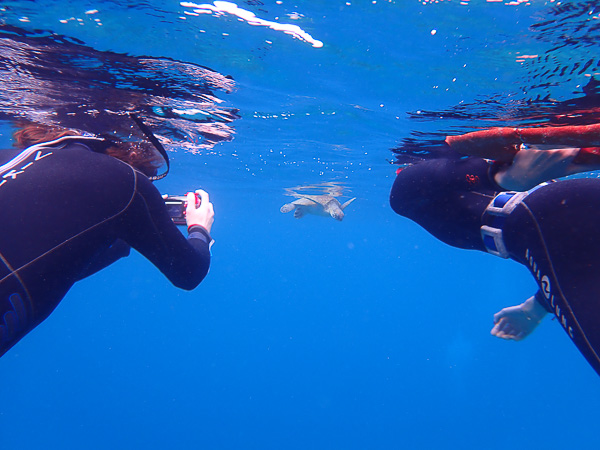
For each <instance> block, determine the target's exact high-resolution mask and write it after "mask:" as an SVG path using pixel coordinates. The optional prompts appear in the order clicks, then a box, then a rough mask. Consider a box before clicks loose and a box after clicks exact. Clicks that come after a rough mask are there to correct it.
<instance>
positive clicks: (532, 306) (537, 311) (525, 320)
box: [491, 296, 548, 341]
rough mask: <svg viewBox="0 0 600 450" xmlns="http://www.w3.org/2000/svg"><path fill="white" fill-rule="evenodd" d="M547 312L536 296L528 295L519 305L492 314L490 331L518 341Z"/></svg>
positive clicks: (532, 328) (530, 330)
mask: <svg viewBox="0 0 600 450" xmlns="http://www.w3.org/2000/svg"><path fill="white" fill-rule="evenodd" d="M547 313H548V311H546V308H545V307H544V305H543V304H542V303H540V302H539V301H537V300H536V296H533V297H529V298H528V299H527V300H525V302H524V303H521V304H520V305H517V306H511V307H509V308H504V309H502V310H501V311H499V312H497V313H496V314H494V324H495V325H494V328H492V331H491V333H492V335H494V336H496V337H499V338H501V339H509V340H510V339H512V340H515V341H520V340H521V339H525V338H526V337H527V336H529V335H530V334H531V332H532V331H533V330H534V329H535V328H536V327H537V326H538V325H539V323H540V322H541V321H542V319H543V318H544V316H546V314H547Z"/></svg>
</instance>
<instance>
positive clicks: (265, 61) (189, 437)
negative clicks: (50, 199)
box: [0, 0, 600, 450]
mask: <svg viewBox="0 0 600 450" xmlns="http://www.w3.org/2000/svg"><path fill="white" fill-rule="evenodd" d="M75 3H76V4H75ZM263 3H264V5H262V6H261V7H258V6H249V5H244V4H242V3H241V2H240V3H239V4H240V6H242V7H245V8H247V9H250V10H252V11H254V12H255V13H256V14H257V15H258V16H261V17H264V18H268V19H270V20H275V18H276V17H277V18H279V19H278V20H279V21H280V22H290V23H292V21H291V19H290V18H289V17H287V16H285V13H291V12H294V11H297V12H299V13H302V14H304V18H302V19H301V20H299V21H297V22H294V23H298V25H300V26H301V27H303V28H304V29H306V30H307V31H309V32H310V33H311V34H312V35H313V36H314V37H315V38H317V39H319V40H322V41H323V42H324V43H325V46H324V47H323V48H322V49H315V48H312V47H311V46H310V45H309V44H306V43H303V42H300V41H298V40H294V39H292V38H291V37H289V36H286V35H284V34H281V33H277V32H274V31H272V30H268V29H266V28H258V27H251V26H249V25H247V24H245V23H242V22H239V21H237V20H236V19H233V18H231V17H228V16H224V17H220V18H216V17H212V16H201V17H188V19H187V20H186V21H185V22H184V21H182V20H180V19H177V17H179V16H180V15H181V14H182V11H183V8H181V7H180V6H179V5H178V3H177V2H158V1H157V2H154V3H152V2H145V3H142V4H137V3H133V2H108V1H106V2H93V3H92V2H69V3H67V2H57V1H54V2H48V4H44V7H43V8H42V7H41V4H39V3H37V2H7V5H9V6H10V9H9V10H7V11H5V12H4V13H3V14H4V16H2V17H3V18H4V20H6V21H7V22H9V23H10V22H14V23H18V24H19V25H20V26H26V27H30V28H32V29H33V28H45V29H52V30H55V31H57V32H60V33H63V34H66V35H69V36H72V37H77V38H79V39H82V40H83V41H85V42H86V43H87V44H88V45H91V46H93V47H95V48H97V49H99V50H112V51H119V52H127V53H130V54H133V55H142V54H149V55H152V56H168V57H173V58H176V59H179V60H183V61H191V62H195V63H198V64H203V65H206V66H209V67H211V68H213V69H215V70H217V71H219V72H221V73H223V74H231V75H232V76H233V77H234V79H235V80H236V81H237V83H238V90H237V91H236V92H235V93H233V94H230V95H225V94H221V96H222V98H224V99H225V100H226V104H227V105H230V106H234V107H237V108H239V109H240V114H241V116H242V118H241V119H240V120H239V121H237V122H236V123H235V124H234V126H235V128H236V136H235V139H234V140H233V141H232V142H230V143H226V144H221V145H219V146H217V147H216V148H215V149H214V152H212V153H211V154H203V155H190V154H186V153H184V152H177V153H175V154H173V155H172V160H173V169H172V174H171V175H170V176H169V177H168V178H167V179H165V180H164V181H161V182H158V183H157V186H158V188H159V189H161V190H162V191H163V192H169V193H181V192H185V191H187V190H189V189H191V188H195V187H197V186H202V187H204V188H205V189H207V190H208V191H209V192H210V194H211V200H212V202H213V203H214V205H215V212H216V220H215V225H214V228H213V236H214V238H215V240H216V244H215V245H214V247H213V261H212V267H211V271H210V274H209V276H208V277H207V279H206V280H205V281H204V282H203V283H202V284H201V286H200V287H199V288H198V289H196V290H195V291H193V292H191V293H187V292H182V291H179V290H177V289H176V288H174V287H172V286H171V285H170V284H169V283H168V281H167V280H166V279H164V278H163V277H162V275H161V274H160V273H159V272H158V271H157V270H156V269H155V268H154V267H153V266H151V265H150V264H149V263H148V262H147V261H145V260H144V259H143V258H142V257H141V256H139V255H137V254H132V256H131V257H130V258H127V259H126V260H122V261H119V262H118V263H116V264H115V265H114V266H112V267H110V268H108V269H106V270H104V271H102V272H100V273H98V274H96V275H94V276H93V277H91V278H89V279H86V280H84V281H82V282H81V283H79V284H77V285H76V286H75V287H74V288H73V289H72V291H71V292H70V293H69V294H68V296H67V297H66V298H65V300H64V301H63V302H62V303H61V304H60V306H59V307H58V308H57V310H56V311H55V312H54V313H53V314H52V316H51V317H50V318H49V319H48V320H46V321H45V322H44V323H43V324H42V325H40V326H39V327H38V328H37V329H36V330H34V331H33V332H32V333H30V334H29V335H28V336H27V337H26V338H25V339H23V340H22V341H21V342H20V343H19V344H18V345H17V346H16V347H15V348H13V349H12V350H11V351H10V352H9V353H7V354H6V355H5V356H3V357H2V359H0V381H1V382H0V448H1V449H3V450H4V449H19V450H21V449H39V448H44V449H75V448H88V449H105V448H144V449H146V448H147V449H150V448H203V449H400V448H402V449H430V448H453V449H454V448H456V449H504V448H512V449H526V448H546V449H559V448H571V449H597V448H598V446H599V445H600V438H599V437H598V433H597V418H598V412H597V411H598V406H599V404H600V401H599V396H600V380H598V376H597V375H596V374H595V373H594V372H593V370H592V369H591V368H590V367H589V366H588V365H587V363H586V362H585V361H584V359H583V357H582V356H581V355H580V354H579V353H578V352H577V350H576V349H575V347H574V346H573V345H572V344H571V342H570V341H569V339H568V338H567V336H566V335H565V333H564V332H563V330H562V329H561V327H560V326H559V325H558V324H557V323H556V322H555V321H552V320H551V319H550V318H547V319H546V320H545V321H544V323H542V324H541V325H540V326H539V328H538V330H536V332H535V333H534V334H533V335H532V336H531V337H529V338H528V339H526V340H525V341H523V342H519V343H514V342H505V341H501V340H499V339H496V338H493V337H492V336H491V335H490V334H489V331H490V329H491V327H492V316H493V314H494V313H495V312H497V311H498V310H499V309H501V308H502V307H505V306H509V305H514V304H517V303H520V302H522V301H523V300H525V299H526V298H527V297H529V296H530V295H532V294H533V292H534V290H535V284H534V282H533V280H532V279H531V278H530V276H529V275H528V273H527V271H526V269H525V268H523V267H520V266H518V265H517V264H515V263H512V262H508V261H503V260H500V259H498V258H495V257H493V256H491V255H485V254H479V253H476V252H468V251H461V250H457V249H453V248H450V247H448V246H446V245H444V244H442V243H440V242H437V241H436V240H435V239H433V238H432V237H431V236H429V235H428V234H427V233H426V232H424V231H423V230H422V229H420V228H419V227H418V226H417V225H415V224H413V223H412V222H410V221H408V220H406V219H403V218H400V217H398V216H396V215H395V214H394V213H393V212H392V211H391V209H390V208H389V206H388V203H387V196H388V192H389V188H390V187H391V183H392V180H393V175H394V168H393V167H391V166H389V164H388V163H387V162H386V158H390V157H391V154H390V152H389V149H390V148H391V147H393V146H394V145H395V144H396V143H397V142H398V140H399V139H401V138H402V137H404V136H405V135H407V134H408V133H409V131H410V130H411V129H412V127H413V124H412V123H410V122H409V121H408V120H407V119H406V116H405V113H406V112H407V111H415V110H418V109H443V108H444V107H447V106H450V105H455V104H457V103H458V102H460V101H463V100H464V101H472V100H473V99H474V98H475V97H476V96H477V95H479V94H486V93H496V92H507V93H508V92H511V91H512V90H513V89H514V80H515V79H518V78H519V77H523V76H525V75H526V74H525V73H524V71H523V70H524V69H523V66H522V65H521V64H519V63H517V62H515V52H517V51H519V52H523V53H530V54H533V53H535V52H536V51H537V50H539V49H538V48H536V46H539V45H540V44H539V43H538V42H537V41H535V40H534V39H533V35H532V32H531V31H530V30H529V29H528V26H529V25H530V24H531V23H532V20H533V19H531V17H532V16H533V15H534V13H536V12H538V11H543V10H544V8H546V6H547V5H546V2H532V3H533V5H529V6H528V5H521V6H518V7H517V6H510V5H507V4H505V3H484V2H475V1H473V2H471V3H472V4H470V5H469V4H468V3H469V2H464V3H466V4H465V5H461V4H459V3H458V2H441V3H439V4H430V3H428V2H425V3H427V4H423V3H421V2H416V1H414V2H413V1H409V0H406V1H404V0H403V1H399V2H377V3H373V2H371V1H354V2H352V5H351V6H347V5H346V3H345V2H339V1H318V2H307V1H303V2H294V3H293V4H292V3H290V4H287V2H283V3H282V4H281V5H278V4H276V3H275V2H273V1H265V2H263ZM548 4H550V3H548ZM92 8H97V9H99V11H100V12H99V13H98V14H97V15H96V16H94V17H100V18H101V19H102V23H103V25H102V26H97V25H95V24H94V23H92V21H91V19H90V17H88V16H86V15H85V14H84V12H85V11H86V10H89V9H92ZM71 15H73V16H75V17H82V18H83V20H84V25H77V23H75V22H73V21H72V22H69V23H68V24H61V23H60V22H58V20H59V19H61V18H65V17H70V16H71ZM24 16H26V17H27V18H28V20H29V22H19V20H18V19H19V18H22V17H24ZM200 29H203V30H205V33H200V32H199V31H198V30H200ZM434 29H435V30H436V33H435V34H432V33H431V30H434ZM222 33H228V35H227V36H223V35H222ZM265 40H270V41H271V42H272V44H266V43H265ZM454 79H456V80H455V81H453V80H454ZM573 83H574V84H575V83H576V82H573ZM572 87H573V88H574V86H572ZM282 114H286V116H285V117H284V116H282ZM275 116H276V117H275ZM463 125H468V124H463ZM437 126H438V125H437V124H436V123H430V124H421V125H420V127H421V128H427V127H428V128H430V129H431V130H435V129H436V127H437ZM7 133H8V131H7V130H6V128H3V136H2V138H3V142H4V144H6V145H8V144H9V142H8V135H7ZM326 181H338V182H344V183H345V184H346V186H347V188H348V189H349V191H348V195H352V196H356V197H357V200H356V201H355V202H354V203H353V204H352V205H351V206H350V207H349V208H348V210H347V211H346V212H347V215H346V218H345V219H344V221H343V222H341V223H338V222H335V221H333V220H332V219H329V218H322V217H312V216H311V217H306V218H303V219H301V220H295V219H294V218H293V217H292V215H291V214H287V215H284V214H281V213H280V212H279V207H280V206H281V205H282V204H283V203H286V202H287V201H289V197H286V196H285V195H284V188H286V187H291V186H295V185H299V184H305V183H320V182H326ZM2 213H3V214H4V213H6V212H2ZM25 245H26V244H25Z"/></svg>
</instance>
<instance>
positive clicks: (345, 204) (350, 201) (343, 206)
mask: <svg viewBox="0 0 600 450" xmlns="http://www.w3.org/2000/svg"><path fill="white" fill-rule="evenodd" d="M354 200H356V197H354V198H351V199H350V200H348V201H347V202H346V203H344V204H343V205H342V209H345V208H346V206H348V205H349V204H350V203H352V202H353V201H354Z"/></svg>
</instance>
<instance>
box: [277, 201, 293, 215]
mask: <svg viewBox="0 0 600 450" xmlns="http://www.w3.org/2000/svg"><path fill="white" fill-rule="evenodd" d="M295 207H296V205H294V203H286V204H285V205H283V206H282V207H281V208H280V209H279V211H281V212H282V213H288V212H290V211H291V210H292V209H294V208H295Z"/></svg>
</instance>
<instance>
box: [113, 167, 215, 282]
mask: <svg viewBox="0 0 600 450" xmlns="http://www.w3.org/2000/svg"><path fill="white" fill-rule="evenodd" d="M137 181H138V182H137V193H136V195H135V198H134V200H133V201H132V202H131V205H130V207H129V208H128V210H127V212H126V214H125V215H126V217H125V223H124V224H123V228H122V233H123V238H124V239H125V240H126V241H127V243H128V244H130V245H131V246H132V247H133V248H135V249H136V250H137V251H139V252H140V253H141V254H142V255H144V256H145V257H146V258H148V260H150V261H151V262H152V263H153V264H154V265H155V266H156V267H157V268H158V269H159V270H160V271H161V272H162V273H163V274H164V275H165V276H166V277H167V278H168V279H169V280H170V281H171V282H172V283H173V284H174V285H175V286H177V287H179V288H181V289H186V290H192V289H194V288H195V287H196V286H198V284H200V282H201V281H202V280H203V279H204V277H205V276H206V274H207V273H208V268H209V266H210V250H209V245H210V242H211V237H210V234H209V230H207V229H206V228H205V227H204V226H200V225H201V224H192V225H193V226H190V228H189V232H188V237H187V239H186V238H185V237H184V236H183V235H182V234H181V232H180V231H179V230H178V229H177V227H176V226H175V225H174V224H173V221H172V220H171V218H170V216H169V214H168V212H167V208H166V207H165V203H164V200H163V198H162V197H161V195H160V193H159V192H158V190H157V189H156V188H155V187H154V186H153V185H152V183H151V182H150V181H149V180H148V179H147V178H145V177H143V176H141V175H139V174H138V180H137ZM208 203H209V202H208V201H207V202H206V204H205V208H208ZM211 210H212V209H211ZM210 223H211V224H212V220H211V222H210ZM209 228H210V226H209Z"/></svg>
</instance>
